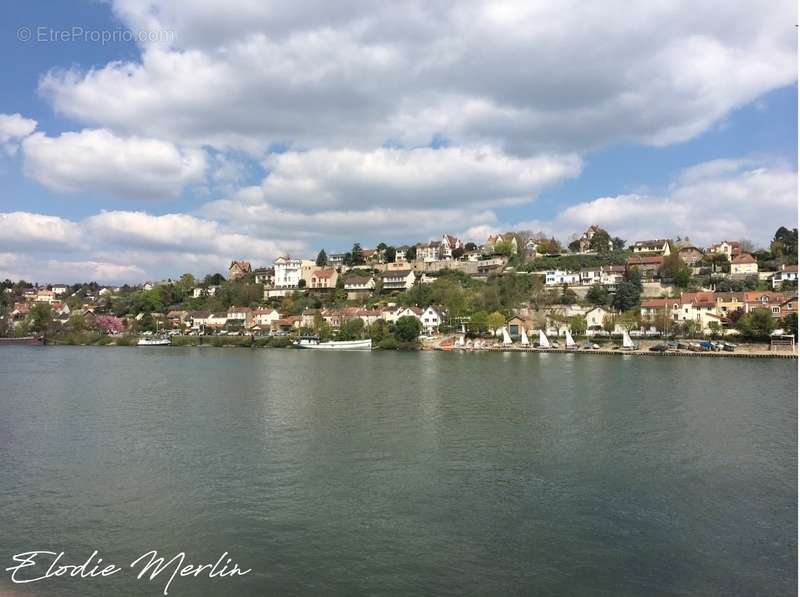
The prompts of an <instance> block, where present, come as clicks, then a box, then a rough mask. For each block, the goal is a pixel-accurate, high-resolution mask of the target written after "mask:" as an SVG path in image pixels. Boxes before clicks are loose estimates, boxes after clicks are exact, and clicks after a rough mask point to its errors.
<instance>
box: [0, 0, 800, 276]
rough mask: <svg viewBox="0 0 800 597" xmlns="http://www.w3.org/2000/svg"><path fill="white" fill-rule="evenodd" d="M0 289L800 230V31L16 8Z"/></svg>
mask: <svg viewBox="0 0 800 597" xmlns="http://www.w3.org/2000/svg"><path fill="white" fill-rule="evenodd" d="M0 15H1V16H2V18H0V77H1V79H0V185H1V186H0V189H1V190H0V278H11V279H15V280H16V279H26V280H30V281H38V282H75V281H88V280H94V281H97V282H100V283H109V284H118V283H124V282H141V281H144V280H154V279H162V278H166V277H173V278H175V277H177V276H179V275H180V274H182V273H184V272H191V273H193V274H195V275H204V274H206V273H212V272H218V271H219V272H224V271H225V270H226V269H227V265H228V264H229V262H230V261H231V260H232V259H248V260H250V261H251V262H252V263H253V265H254V266H260V265H266V264H269V263H270V262H271V261H272V260H273V259H274V258H275V257H276V256H277V255H279V254H292V255H297V256H304V257H309V258H313V257H314V256H315V255H316V253H317V251H318V250H319V249H321V248H325V249H326V250H327V252H328V253H331V252H339V251H345V250H348V249H349V248H350V247H351V246H352V244H353V242H355V241H358V242H360V243H361V244H362V246H367V247H368V246H373V245H374V244H376V243H378V242H381V241H383V242H386V243H388V244H410V243H413V242H419V241H427V240H431V239H434V238H437V237H438V238H440V237H441V235H442V234H443V233H448V234H456V235H458V236H461V237H462V238H464V239H465V240H473V241H477V242H481V241H483V240H485V238H486V237H487V236H488V235H489V234H490V233H495V232H498V231H505V230H530V231H533V232H545V233H547V234H548V235H553V236H555V237H557V238H559V239H560V240H562V242H568V241H569V240H570V239H572V238H575V237H576V236H577V235H579V234H580V233H581V232H583V231H584V230H585V229H586V228H587V227H588V226H589V225H591V224H599V225H601V226H603V227H604V228H606V229H607V230H608V231H609V232H610V233H611V234H612V235H614V236H619V237H622V238H623V239H626V240H627V241H628V242H633V241H635V240H637V239H638V240H643V239H650V238H663V237H669V238H675V237H677V236H680V237H682V238H683V237H687V236H688V237H689V238H690V239H691V240H692V241H693V242H694V243H695V244H696V245H699V246H708V245H709V244H711V243H713V242H718V241H720V240H724V239H729V240H739V239H748V240H751V241H753V242H755V244H756V245H759V246H767V245H768V243H769V241H770V239H771V238H772V235H773V234H774V232H775V230H776V229H777V228H778V227H779V226H782V225H784V226H788V227H794V226H796V225H797V163H798V162H797V124H798V123H797V114H798V108H797V29H796V26H795V25H796V23H797V9H796V5H795V3H794V2H792V1H791V0H775V1H773V2H769V3H765V4H762V5H761V6H758V7H756V6H754V5H752V4H750V3H743V2H740V3H736V2H729V1H727V0H726V1H722V0H707V1H705V2H702V3H698V2H696V1H691V2H690V1H683V0H673V1H671V2H667V3H657V2H652V1H651V0H641V1H633V2H631V1H625V2H622V1H616V0H603V1H601V2H592V3H587V2H579V1H577V0H575V1H572V0H564V1H561V2H553V1H547V2H546V1H541V0H524V1H503V0H500V1H492V2H478V1H473V0H459V1H452V2H445V1H437V0H424V1H423V0H419V1H380V0H378V1H370V2H361V1H358V0H341V1H340V2H335V3H332V2H306V1H303V0H292V1H287V0H269V1H268V0H263V1H261V0H228V1H227V2H224V3H219V2H216V1H213V0H193V1H189V0H184V1H181V0H109V1H100V0H77V1H76V2H71V3H50V2H46V1H45V0H31V1H29V2H13V3H11V2H9V3H4V4H3V7H2V8H0Z"/></svg>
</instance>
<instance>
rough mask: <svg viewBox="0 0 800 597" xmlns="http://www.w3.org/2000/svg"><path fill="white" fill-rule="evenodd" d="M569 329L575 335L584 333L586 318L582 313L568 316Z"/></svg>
mask: <svg viewBox="0 0 800 597" xmlns="http://www.w3.org/2000/svg"><path fill="white" fill-rule="evenodd" d="M569 330H570V331H571V332H572V333H573V334H575V335H576V336H583V335H584V334H585V333H586V318H585V317H584V316H583V315H575V316H573V317H570V319H569Z"/></svg>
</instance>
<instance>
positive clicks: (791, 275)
mask: <svg viewBox="0 0 800 597" xmlns="http://www.w3.org/2000/svg"><path fill="white" fill-rule="evenodd" d="M784 282H786V283H787V284H793V285H794V286H797V266H796V265H782V266H781V269H780V271H779V272H777V273H776V274H775V275H774V276H772V289H773V290H775V289H777V288H781V286H783V283H784Z"/></svg>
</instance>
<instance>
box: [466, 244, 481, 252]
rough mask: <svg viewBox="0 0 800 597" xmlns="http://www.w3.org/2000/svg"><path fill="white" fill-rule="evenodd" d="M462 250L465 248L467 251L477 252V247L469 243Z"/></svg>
mask: <svg viewBox="0 0 800 597" xmlns="http://www.w3.org/2000/svg"><path fill="white" fill-rule="evenodd" d="M464 248H465V249H466V250H467V251H477V250H478V245H476V244H475V243H473V242H469V243H467V244H465V245H464Z"/></svg>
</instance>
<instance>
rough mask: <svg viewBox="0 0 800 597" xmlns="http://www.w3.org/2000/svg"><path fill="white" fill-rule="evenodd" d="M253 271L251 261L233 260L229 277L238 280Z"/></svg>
mask: <svg viewBox="0 0 800 597" xmlns="http://www.w3.org/2000/svg"><path fill="white" fill-rule="evenodd" d="M252 271H253V268H252V266H251V265H250V262H249V261H231V264H230V265H229V266H228V279H229V280H238V279H239V278H243V277H244V276H246V275H247V274H249V273H250V272H252Z"/></svg>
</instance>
